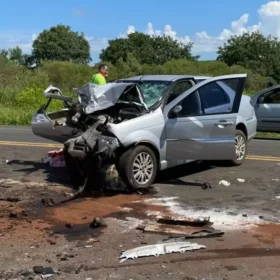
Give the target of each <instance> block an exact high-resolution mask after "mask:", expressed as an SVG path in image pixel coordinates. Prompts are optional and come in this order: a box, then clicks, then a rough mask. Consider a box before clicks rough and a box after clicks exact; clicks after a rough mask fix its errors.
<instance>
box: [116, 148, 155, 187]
mask: <svg viewBox="0 0 280 280" xmlns="http://www.w3.org/2000/svg"><path fill="white" fill-rule="evenodd" d="M116 168H117V170H118V172H119V175H120V177H121V178H122V180H123V181H124V182H125V183H126V184H127V185H128V187H129V188H132V189H146V188H149V187H150V186H151V185H152V184H153V182H154V180H155V177H156V174H157V159H156V156H155V154H154V152H153V151H152V150H151V149H150V148H149V147H147V146H143V145H139V146H136V147H134V148H132V149H129V150H127V151H126V152H124V153H123V154H122V155H121V156H120V157H119V159H118V161H117V164H116Z"/></svg>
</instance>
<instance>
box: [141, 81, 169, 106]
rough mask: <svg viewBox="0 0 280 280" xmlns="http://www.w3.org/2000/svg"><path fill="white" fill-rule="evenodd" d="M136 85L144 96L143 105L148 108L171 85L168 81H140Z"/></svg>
mask: <svg viewBox="0 0 280 280" xmlns="http://www.w3.org/2000/svg"><path fill="white" fill-rule="evenodd" d="M137 83H138V84H139V87H140V89H141V91H142V93H143V95H144V99H145V103H146V104H147V106H148V108H151V107H152V106H153V105H154V104H155V103H156V102H157V101H158V100H159V99H161V98H162V97H163V96H164V94H165V92H166V90H167V89H168V88H169V86H170V84H171V82H169V81H141V82H137Z"/></svg>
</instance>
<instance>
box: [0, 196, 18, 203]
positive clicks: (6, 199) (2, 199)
mask: <svg viewBox="0 0 280 280" xmlns="http://www.w3.org/2000/svg"><path fill="white" fill-rule="evenodd" d="M0 201H7V202H19V201H20V199H19V198H15V197H7V198H4V197H0Z"/></svg>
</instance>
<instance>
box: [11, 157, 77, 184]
mask: <svg viewBox="0 0 280 280" xmlns="http://www.w3.org/2000/svg"><path fill="white" fill-rule="evenodd" d="M7 164H8V165H11V166H13V168H14V169H13V172H19V173H22V174H23V175H24V177H31V178H32V176H34V178H35V177H37V178H38V176H40V178H43V179H45V181H47V182H48V183H56V184H64V185H69V186H70V185H72V181H71V177H70V176H69V173H68V171H67V169H66V168H65V167H51V166H49V165H48V164H46V163H41V162H38V161H28V160H10V161H9V162H8V163H7ZM36 175H37V176H36Z"/></svg>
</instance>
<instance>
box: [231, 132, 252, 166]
mask: <svg viewBox="0 0 280 280" xmlns="http://www.w3.org/2000/svg"><path fill="white" fill-rule="evenodd" d="M247 146H248V142H247V138H246V135H245V134H244V132H243V131H242V130H239V129H237V130H236V134H235V156H236V159H234V160H232V161H231V163H232V165H234V166H238V165H241V164H242V163H243V162H244V160H245V158H246V155H247Z"/></svg>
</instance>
